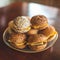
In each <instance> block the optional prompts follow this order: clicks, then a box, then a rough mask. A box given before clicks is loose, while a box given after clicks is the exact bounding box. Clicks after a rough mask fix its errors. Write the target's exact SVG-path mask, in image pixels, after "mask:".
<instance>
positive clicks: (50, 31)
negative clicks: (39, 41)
mask: <svg viewBox="0 0 60 60" xmlns="http://www.w3.org/2000/svg"><path fill="white" fill-rule="evenodd" d="M54 32H55V28H54V27H53V26H52V25H49V26H48V27H47V28H45V29H44V30H42V31H40V33H42V34H44V35H45V36H47V37H48V36H51V35H52V34H53V33H54Z"/></svg>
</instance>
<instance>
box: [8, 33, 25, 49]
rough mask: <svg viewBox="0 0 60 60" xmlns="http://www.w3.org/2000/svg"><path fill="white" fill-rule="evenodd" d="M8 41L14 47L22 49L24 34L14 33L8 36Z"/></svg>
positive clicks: (23, 46)
mask: <svg viewBox="0 0 60 60" xmlns="http://www.w3.org/2000/svg"><path fill="white" fill-rule="evenodd" d="M8 42H10V43H11V44H12V45H13V46H14V47H16V48H20V49H23V48H25V47H26V35H25V34H21V33H20V34H17V33H14V34H12V35H11V36H10V37H9V39H8Z"/></svg>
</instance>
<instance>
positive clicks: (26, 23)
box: [8, 15, 57, 51]
mask: <svg viewBox="0 0 60 60" xmlns="http://www.w3.org/2000/svg"><path fill="white" fill-rule="evenodd" d="M8 26H9V33H10V34H11V35H10V37H9V39H8V42H10V43H11V44H13V46H14V47H16V48H19V49H24V48H26V47H27V46H28V47H29V49H31V50H34V51H41V50H43V49H44V48H45V47H46V46H47V44H48V42H50V41H52V40H53V39H54V38H55V37H56V35H57V31H56V30H55V28H54V27H53V26H52V25H49V24H48V19H47V18H46V17H45V16H43V15H36V16H33V17H32V18H29V17H26V16H19V17H17V18H15V19H14V20H13V21H10V22H9V24H8ZM12 30H13V31H14V32H13V31H12Z"/></svg>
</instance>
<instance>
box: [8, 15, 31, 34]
mask: <svg viewBox="0 0 60 60" xmlns="http://www.w3.org/2000/svg"><path fill="white" fill-rule="evenodd" d="M30 25H31V24H30V20H28V18H27V17H25V16H21V17H20V16H18V17H17V18H16V19H15V20H14V21H11V22H10V23H9V26H10V27H11V29H13V30H14V31H16V32H18V33H25V32H28V31H29V30H30V29H31V27H30Z"/></svg>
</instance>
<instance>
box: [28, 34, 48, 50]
mask: <svg viewBox="0 0 60 60" xmlns="http://www.w3.org/2000/svg"><path fill="white" fill-rule="evenodd" d="M27 45H28V46H29V48H30V49H31V50H34V51H41V50H43V49H44V48H45V47H46V46H47V37H46V36H44V35H43V34H35V35H33V36H30V37H29V38H28V43H27Z"/></svg>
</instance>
